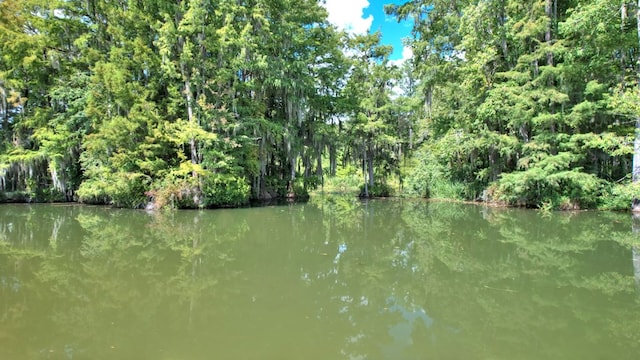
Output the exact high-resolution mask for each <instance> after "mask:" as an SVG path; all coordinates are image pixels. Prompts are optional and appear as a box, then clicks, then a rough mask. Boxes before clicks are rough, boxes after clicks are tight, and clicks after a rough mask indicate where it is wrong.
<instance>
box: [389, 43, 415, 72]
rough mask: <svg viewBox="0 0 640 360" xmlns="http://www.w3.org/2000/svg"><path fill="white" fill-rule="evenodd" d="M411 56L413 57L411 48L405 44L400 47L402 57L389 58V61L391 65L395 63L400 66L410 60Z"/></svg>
mask: <svg viewBox="0 0 640 360" xmlns="http://www.w3.org/2000/svg"><path fill="white" fill-rule="evenodd" d="M411 58H413V50H412V49H411V46H406V45H405V46H404V47H403V48H402V59H397V60H391V61H389V62H390V63H391V64H393V65H397V66H398V67H400V66H402V64H404V63H405V62H406V61H407V60H410V59H411Z"/></svg>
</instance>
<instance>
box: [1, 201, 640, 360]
mask: <svg viewBox="0 0 640 360" xmlns="http://www.w3.org/2000/svg"><path fill="white" fill-rule="evenodd" d="M631 227H632V226H631V224H630V219H629V217H628V215H625V214H614V213H590V212H587V213H570V214H569V213H568V214H564V213H563V214H556V215H554V216H551V217H545V218H543V217H541V216H539V215H538V213H536V212H529V211H521V210H505V209H490V208H483V207H477V206H466V205H456V204H445V203H426V202H422V201H401V200H397V201H371V202H366V203H363V202H360V201H358V200H357V199H352V198H326V199H315V200H314V202H312V203H309V204H305V205H288V206H282V207H265V208H253V209H234V210H221V211H178V212H168V213H154V214H148V213H145V212H140V211H129V210H117V209H107V208H101V207H83V206H45V205H39V206H24V205H6V206H2V207H0V358H2V359H4V358H8V359H128V358H131V359H134V358H153V359H176V358H179V359H210V358H212V357H214V358H242V359H299V358H305V359H328V358H330V359H343V358H344V359H425V358H437V359H459V358H466V359H486V358H509V359H512V358H517V359H539V358H562V359H574V358H575V359H578V358H580V359H600V358H603V359H609V358H617V359H632V358H633V359H635V356H636V355H637V353H638V351H639V350H640V349H638V347H639V344H640V312H639V311H638V310H640V301H639V299H638V296H637V292H636V291H635V287H636V279H637V271H638V270H637V269H638V267H637V265H636V266H634V261H633V260H634V259H636V258H637V253H636V252H635V249H636V246H638V240H637V238H636V236H637V234H634V232H633V231H630V230H631Z"/></svg>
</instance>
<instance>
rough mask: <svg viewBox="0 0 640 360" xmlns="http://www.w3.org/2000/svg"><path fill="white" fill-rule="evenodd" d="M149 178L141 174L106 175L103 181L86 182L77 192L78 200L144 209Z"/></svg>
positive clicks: (90, 180) (91, 180)
mask: <svg viewBox="0 0 640 360" xmlns="http://www.w3.org/2000/svg"><path fill="white" fill-rule="evenodd" d="M149 185H150V184H149V178H148V177H146V176H145V175H144V174H140V173H127V172H118V173H115V174H105V176H104V177H103V178H101V179H89V180H86V181H84V182H83V183H82V184H81V185H80V188H79V189H78V191H77V195H78V200H79V201H80V202H84V203H88V204H109V205H113V206H116V207H127V208H134V209H135V208H142V207H144V206H145V205H146V203H147V201H148V199H147V196H146V195H145V193H146V192H147V191H148V190H149Z"/></svg>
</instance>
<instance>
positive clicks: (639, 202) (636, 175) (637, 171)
mask: <svg viewBox="0 0 640 360" xmlns="http://www.w3.org/2000/svg"><path fill="white" fill-rule="evenodd" d="M636 20H637V30H638V43H639V44H638V45H640V0H638V6H637V7H636ZM638 60H639V61H640V57H639V58H638ZM637 72H638V74H637V75H638V79H639V80H638V81H639V84H638V86H639V87H640V69H637ZM635 130H636V131H635V139H634V141H633V173H632V174H631V175H632V176H631V178H632V181H633V183H634V184H637V183H638V182H639V181H640V114H636V129H635ZM631 211H633V212H640V199H638V198H634V199H633V201H632V203H631Z"/></svg>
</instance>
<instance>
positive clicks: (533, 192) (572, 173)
mask: <svg viewBox="0 0 640 360" xmlns="http://www.w3.org/2000/svg"><path fill="white" fill-rule="evenodd" d="M602 185H603V183H602V180H600V179H598V178H597V177H596V176H595V175H593V174H587V173H583V172H580V171H579V170H565V171H558V172H548V171H545V169H542V168H539V167H533V168H531V169H528V170H526V171H518V172H513V173H510V174H504V175H503V177H502V178H501V179H500V180H499V181H498V182H497V183H496V184H495V186H494V187H493V188H492V191H493V192H494V194H495V196H496V198H497V199H498V200H503V201H506V202H507V203H509V204H511V205H518V206H527V207H536V208H542V207H545V208H553V209H563V210H572V209H579V208H593V207H596V206H597V204H598V200H599V197H600V195H601V193H602Z"/></svg>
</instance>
